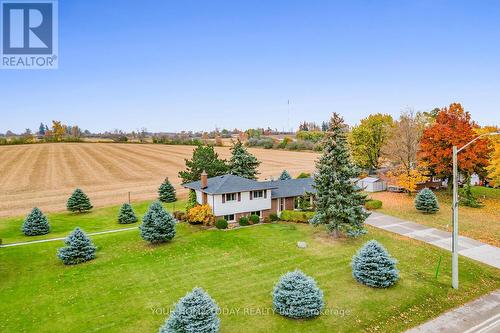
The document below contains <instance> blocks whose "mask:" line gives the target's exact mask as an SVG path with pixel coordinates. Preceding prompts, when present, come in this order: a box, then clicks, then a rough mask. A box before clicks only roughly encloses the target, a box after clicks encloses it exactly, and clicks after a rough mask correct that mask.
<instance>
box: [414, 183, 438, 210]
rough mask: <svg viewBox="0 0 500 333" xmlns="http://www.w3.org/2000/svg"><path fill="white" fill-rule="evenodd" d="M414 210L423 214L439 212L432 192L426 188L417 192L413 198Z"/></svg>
mask: <svg viewBox="0 0 500 333" xmlns="http://www.w3.org/2000/svg"><path fill="white" fill-rule="evenodd" d="M415 208H416V209H417V210H419V211H422V212H424V213H429V214H434V213H436V212H437V211H438V210H439V205H438V201H437V198H436V195H435V194H434V192H432V191H431V190H430V189H428V188H427V187H426V188H424V189H422V190H421V191H420V192H418V193H417V196H416V197H415Z"/></svg>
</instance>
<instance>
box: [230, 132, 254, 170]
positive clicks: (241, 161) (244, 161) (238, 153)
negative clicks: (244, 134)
mask: <svg viewBox="0 0 500 333" xmlns="http://www.w3.org/2000/svg"><path fill="white" fill-rule="evenodd" d="M231 153H232V156H231V159H230V160H229V173H230V174H232V175H235V176H240V177H243V178H248V179H257V174H258V171H257V168H258V167H259V165H260V162H259V160H257V158H256V157H255V156H253V155H252V154H250V153H249V152H248V150H246V149H245V147H243V143H241V141H240V140H238V141H237V142H236V143H235V144H234V145H233V147H231Z"/></svg>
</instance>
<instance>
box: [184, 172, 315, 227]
mask: <svg viewBox="0 0 500 333" xmlns="http://www.w3.org/2000/svg"><path fill="white" fill-rule="evenodd" d="M312 184H313V179H312V178H302V179H288V180H273V181H256V180H251V179H246V178H243V177H239V176H235V175H229V174H228V175H223V176H217V177H211V178H208V177H207V174H206V173H202V175H201V180H199V181H195V182H191V183H187V184H184V187H185V188H188V189H190V190H194V191H195V192H196V201H197V202H198V203H199V204H208V205H209V206H210V207H211V208H212V212H213V214H214V215H215V216H216V217H217V218H225V219H226V220H227V221H229V222H234V221H238V220H239V218H240V217H242V216H246V215H252V214H255V215H258V216H260V218H261V219H262V218H265V217H267V216H269V215H270V214H272V213H276V214H278V215H279V214H280V213H281V212H282V211H283V210H288V209H294V208H295V201H296V200H295V198H297V197H300V196H303V195H304V194H306V193H315V189H314V188H313V186H312Z"/></svg>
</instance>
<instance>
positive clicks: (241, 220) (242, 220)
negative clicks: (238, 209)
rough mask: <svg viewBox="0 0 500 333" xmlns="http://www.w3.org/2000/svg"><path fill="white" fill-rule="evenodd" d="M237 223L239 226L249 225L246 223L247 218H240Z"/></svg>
mask: <svg viewBox="0 0 500 333" xmlns="http://www.w3.org/2000/svg"><path fill="white" fill-rule="evenodd" d="M238 223H239V224H240V225H241V226H245V225H249V223H248V218H247V217H246V216H242V217H240V219H239V220H238Z"/></svg>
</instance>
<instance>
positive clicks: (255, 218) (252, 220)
mask: <svg viewBox="0 0 500 333" xmlns="http://www.w3.org/2000/svg"><path fill="white" fill-rule="evenodd" d="M248 221H249V222H250V224H257V223H259V222H260V217H259V216H258V215H254V214H252V215H250V217H249V218H248Z"/></svg>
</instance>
